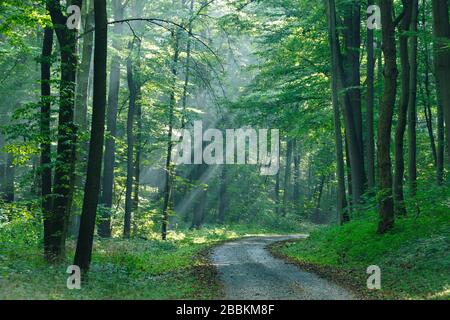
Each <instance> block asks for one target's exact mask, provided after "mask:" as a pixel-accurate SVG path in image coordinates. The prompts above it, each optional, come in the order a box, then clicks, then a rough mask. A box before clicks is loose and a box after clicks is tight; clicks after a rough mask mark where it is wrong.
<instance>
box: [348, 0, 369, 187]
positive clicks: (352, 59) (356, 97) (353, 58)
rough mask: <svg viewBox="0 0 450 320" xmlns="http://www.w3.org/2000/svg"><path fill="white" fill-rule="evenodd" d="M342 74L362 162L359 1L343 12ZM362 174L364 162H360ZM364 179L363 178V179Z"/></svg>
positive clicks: (350, 3) (355, 0) (355, 1)
mask: <svg viewBox="0 0 450 320" xmlns="http://www.w3.org/2000/svg"><path fill="white" fill-rule="evenodd" d="M344 11H345V12H344V25H345V29H344V43H345V49H346V52H345V55H344V67H345V70H344V74H345V76H344V77H345V79H346V81H345V83H346V88H349V89H348V95H349V98H350V104H351V106H352V114H353V121H354V123H355V130H356V138H357V143H358V149H359V151H360V155H359V157H360V158H361V159H362V160H364V143H363V129H362V112H361V89H360V86H361V67H360V65H361V63H360V47H361V3H360V1H359V0H353V1H351V2H348V4H346V5H345V10H344ZM362 166H363V170H362V173H363V174H364V161H363V162H362ZM363 179H364V177H363Z"/></svg>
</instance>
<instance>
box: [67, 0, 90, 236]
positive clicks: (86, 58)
mask: <svg viewBox="0 0 450 320" xmlns="http://www.w3.org/2000/svg"><path fill="white" fill-rule="evenodd" d="M86 11H87V12H86V19H85V23H84V26H83V30H84V31H85V32H87V33H86V34H85V35H84V37H83V52H82V60H81V63H80V68H79V70H78V75H77V89H76V90H77V91H76V96H75V112H74V121H75V124H76V125H77V126H78V128H79V129H81V132H82V133H84V132H87V130H88V122H87V109H88V100H89V77H90V72H91V64H92V63H91V62H92V49H93V47H94V46H93V41H94V33H93V32H88V31H90V30H92V29H93V28H94V0H91V1H90V3H89V7H86ZM88 147H89V144H88V143H87V142H85V141H80V143H79V151H78V152H77V154H78V156H77V157H76V158H77V159H76V161H77V162H78V165H77V166H78V167H79V168H77V172H76V173H75V184H74V186H75V190H74V191H76V190H81V189H82V188H83V177H84V176H85V174H86V160H87V152H88ZM71 209H72V212H71V213H72V214H71V217H70V234H71V235H73V236H77V235H78V231H79V228H80V212H79V210H80V208H77V206H76V205H75V203H74V204H73V205H72V208H71Z"/></svg>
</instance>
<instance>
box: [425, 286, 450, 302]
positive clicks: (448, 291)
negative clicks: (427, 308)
mask: <svg viewBox="0 0 450 320" xmlns="http://www.w3.org/2000/svg"><path fill="white" fill-rule="evenodd" d="M448 297H450V286H448V285H446V286H444V288H443V290H442V291H438V292H435V293H434V294H433V295H430V296H429V299H442V298H448Z"/></svg>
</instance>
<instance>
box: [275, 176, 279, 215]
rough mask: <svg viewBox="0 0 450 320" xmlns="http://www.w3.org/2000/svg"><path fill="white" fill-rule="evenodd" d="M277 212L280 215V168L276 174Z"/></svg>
mask: <svg viewBox="0 0 450 320" xmlns="http://www.w3.org/2000/svg"><path fill="white" fill-rule="evenodd" d="M274 191H275V192H274V193H275V199H274V200H275V212H276V215H277V216H278V213H279V211H280V170H278V172H277V174H276V176H275V190H274Z"/></svg>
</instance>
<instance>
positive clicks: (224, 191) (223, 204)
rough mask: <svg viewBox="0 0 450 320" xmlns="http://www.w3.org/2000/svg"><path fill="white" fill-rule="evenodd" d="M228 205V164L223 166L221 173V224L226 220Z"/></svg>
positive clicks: (219, 215) (219, 219)
mask: <svg viewBox="0 0 450 320" xmlns="http://www.w3.org/2000/svg"><path fill="white" fill-rule="evenodd" d="M226 206H227V166H226V165H223V166H222V172H221V175H220V187H219V214H218V221H219V223H220V224H224V222H225V213H226Z"/></svg>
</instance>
